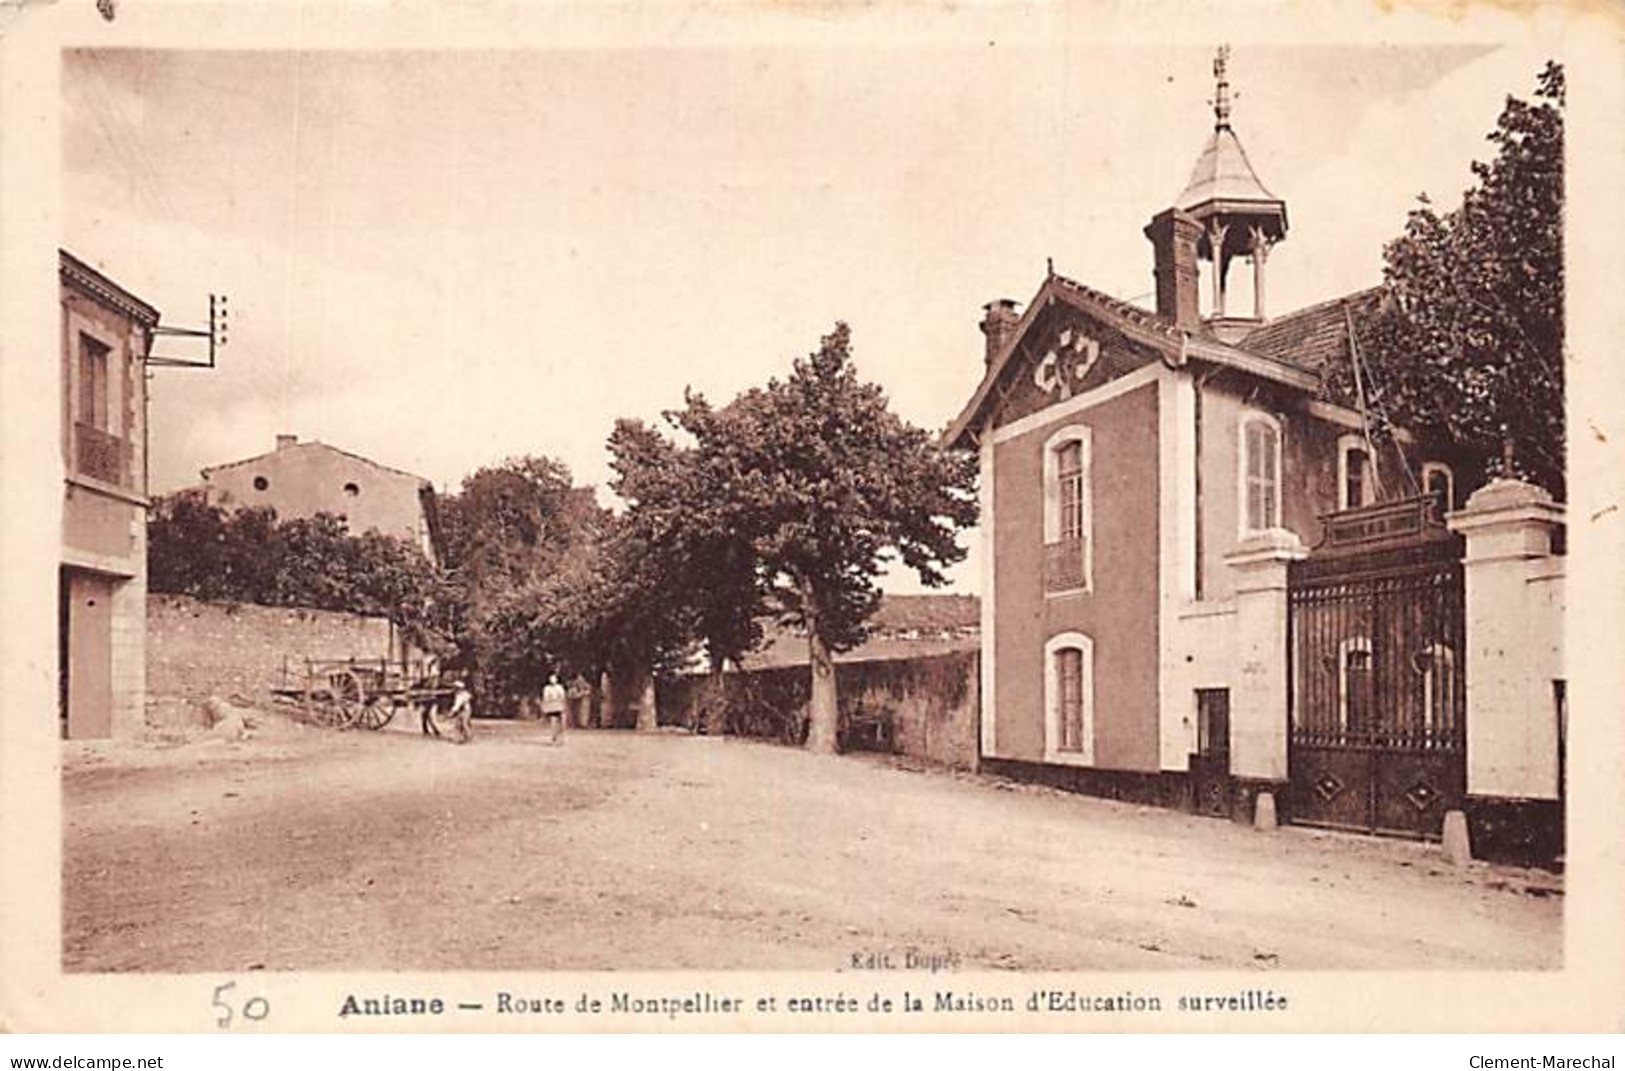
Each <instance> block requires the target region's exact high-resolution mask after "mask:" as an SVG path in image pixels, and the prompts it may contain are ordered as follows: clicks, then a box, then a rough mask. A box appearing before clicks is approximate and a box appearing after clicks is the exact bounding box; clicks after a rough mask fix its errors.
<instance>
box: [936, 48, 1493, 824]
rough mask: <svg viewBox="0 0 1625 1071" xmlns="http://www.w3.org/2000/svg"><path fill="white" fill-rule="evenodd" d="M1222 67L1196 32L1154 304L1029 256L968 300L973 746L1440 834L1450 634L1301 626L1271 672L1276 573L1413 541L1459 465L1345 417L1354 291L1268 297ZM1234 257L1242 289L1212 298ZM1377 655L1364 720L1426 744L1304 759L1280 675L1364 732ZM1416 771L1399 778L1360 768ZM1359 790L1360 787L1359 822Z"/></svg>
mask: <svg viewBox="0 0 1625 1071" xmlns="http://www.w3.org/2000/svg"><path fill="white" fill-rule="evenodd" d="M1229 64H1230V55H1229V50H1228V49H1221V50H1220V51H1219V53H1218V55H1217V58H1216V59H1215V61H1214V64H1213V73H1214V78H1215V90H1214V96H1213V99H1212V102H1211V104H1212V108H1213V120H1214V123H1213V132H1212V134H1211V135H1210V136H1209V137H1208V139H1207V143H1206V144H1205V145H1204V146H1203V147H1202V150H1201V153H1200V155H1199V156H1198V157H1197V159H1196V165H1195V167H1194V168H1193V169H1192V170H1191V173H1190V177H1189V180H1188V181H1187V182H1186V183H1185V186H1184V188H1183V190H1182V191H1181V192H1180V193H1179V195H1178V196H1177V197H1176V198H1175V199H1174V201H1173V203H1172V204H1170V205H1167V206H1166V207H1164V208H1162V209H1160V210H1157V211H1156V214H1155V215H1154V216H1153V217H1152V218H1151V221H1150V223H1149V224H1148V225H1147V226H1146V227H1145V228H1144V233H1145V235H1146V237H1147V238H1149V239H1150V243H1151V248H1152V258H1151V260H1152V271H1153V276H1154V278H1155V280H1156V300H1155V307H1154V308H1144V307H1141V306H1140V305H1137V304H1134V303H1132V302H1129V301H1124V300H1121V299H1119V298H1115V297H1112V296H1111V295H1109V294H1106V293H1103V292H1101V291H1100V290H1097V289H1094V288H1093V287H1090V286H1089V285H1087V284H1086V283H1083V282H1079V281H1076V280H1074V279H1071V278H1068V277H1066V276H1065V275H1062V274H1059V273H1058V272H1057V271H1056V270H1055V268H1054V266H1053V264H1052V265H1051V266H1050V267H1049V269H1048V270H1047V271H1046V272H1045V275H1044V277H1043V279H1042V281H1041V282H1040V284H1039V286H1038V290H1037V292H1036V293H1035V294H1034V295H1033V297H1032V299H1031V300H1030V301H1028V302H1027V303H1026V306H1025V308H1022V307H1021V305H1020V303H1018V302H1015V301H1011V300H1008V299H1001V300H996V301H992V302H989V303H988V304H987V305H985V306H984V307H983V316H982V320H981V324H980V327H981V333H982V335H983V336H984V337H983V339H982V340H980V341H981V345H980V346H978V347H977V348H978V350H979V351H980V352H979V356H980V358H981V360H982V362H983V367H984V372H983V376H982V380H981V382H980V384H979V385H978V386H977V388H976V391H975V393H974V394H973V395H972V396H971V398H970V399H969V400H968V401H967V403H966V404H965V406H964V408H963V410H962V411H961V412H960V414H959V416H958V417H957V418H956V419H955V420H954V422H953V423H952V424H951V425H950V426H949V428H948V430H947V432H946V433H945V442H946V443H947V444H949V445H950V446H954V447H959V448H962V449H973V450H976V451H977V452H978V453H979V454H980V458H981V480H980V486H981V496H982V498H981V512H982V523H981V535H982V541H983V545H982V557H983V567H984V573H983V576H982V600H981V611H982V622H981V642H982V657H981V674H982V678H981V691H980V697H981V739H980V754H981V758H982V763H983V765H984V767H986V768H987V769H989V770H991V771H993V772H996V773H1001V774H1004V775H1007V776H1012V777H1018V778H1027V779H1032V780H1039V781H1044V782H1047V783H1050V784H1055V785H1059V786H1062V787H1068V788H1072V789H1075V790H1077V791H1082V792H1087V793H1092V794H1099V795H1106V796H1110V797H1112V798H1117V799H1129V800H1136V801H1140V802H1150V803H1162V804H1165V805H1170V806H1179V807H1188V808H1192V809H1195V810H1198V811H1201V812H1203V813H1213V814H1229V815H1233V816H1237V817H1250V816H1251V815H1252V814H1253V811H1254V801H1256V800H1257V799H1259V798H1260V797H1261V796H1262V795H1265V794H1267V795H1268V796H1269V797H1270V799H1271V801H1272V803H1271V807H1272V808H1273V807H1275V806H1276V805H1277V804H1278V805H1279V808H1280V810H1279V811H1278V812H1275V811H1272V813H1279V814H1280V815H1281V816H1282V817H1284V818H1288V819H1293V820H1306V821H1318V822H1322V823H1325V822H1331V823H1333V824H1342V825H1345V826H1348V827H1352V828H1360V827H1361V823H1369V828H1372V829H1380V830H1385V831H1392V829H1393V828H1395V827H1396V826H1397V827H1398V828H1400V831H1402V832H1406V833H1408V834H1410V835H1421V836H1438V835H1439V833H1440V829H1441V825H1442V816H1443V814H1444V813H1445V812H1446V811H1449V810H1452V809H1455V808H1459V807H1461V806H1462V805H1463V803H1462V800H1463V793H1464V791H1465V787H1466V786H1467V782H1466V781H1465V775H1464V774H1463V773H1462V770H1463V767H1462V766H1461V764H1460V757H1461V756H1462V754H1464V749H1463V747H1461V746H1459V745H1460V741H1461V739H1462V737H1461V735H1460V732H1461V726H1462V721H1461V720H1460V719H1461V718H1462V717H1464V715H1463V713H1462V711H1463V709H1464V708H1463V707H1462V705H1461V698H1460V697H1461V695H1462V692H1461V690H1460V689H1461V679H1460V676H1459V673H1460V667H1461V666H1462V664H1463V661H1464V660H1463V659H1462V657H1461V655H1460V653H1459V652H1460V651H1461V650H1462V640H1461V637H1460V636H1459V635H1454V636H1450V637H1445V636H1442V635H1433V634H1432V633H1430V634H1429V635H1428V636H1426V637H1421V638H1420V639H1417V638H1416V637H1412V639H1416V642H1415V643H1411V644H1410V646H1409V647H1406V648H1404V650H1405V657H1404V658H1403V659H1402V658H1400V657H1399V655H1397V654H1394V653H1393V652H1394V651H1398V650H1400V649H1401V648H1402V647H1403V646H1404V645H1403V644H1401V643H1400V642H1399V641H1397V640H1396V639H1395V638H1394V637H1395V636H1398V635H1400V634H1401V633H1403V632H1404V631H1405V630H1406V629H1413V628H1420V627H1421V626H1419V625H1417V624H1416V622H1432V621H1437V620H1439V619H1440V618H1439V615H1438V614H1437V613H1434V612H1433V610H1431V609H1430V610H1428V612H1426V613H1423V612H1420V611H1419V612H1417V613H1414V614H1410V615H1409V616H1405V617H1403V619H1399V618H1396V619H1395V621H1393V622H1390V623H1389V624H1390V625H1391V626H1392V627H1391V628H1388V627H1386V626H1385V629H1386V631H1384V630H1380V629H1378V628H1376V627H1375V626H1369V627H1366V626H1361V627H1365V631H1364V632H1358V630H1357V628H1356V626H1355V625H1348V631H1347V634H1346V635H1344V634H1342V633H1337V632H1336V630H1331V631H1326V630H1323V632H1324V634H1321V633H1316V636H1317V637H1318V640H1317V642H1319V641H1324V643H1325V644H1328V645H1330V646H1328V648H1327V650H1326V651H1325V652H1323V653H1317V654H1315V656H1314V657H1313V658H1312V659H1310V658H1303V659H1300V660H1299V662H1298V663H1297V664H1296V668H1295V669H1294V668H1292V667H1293V665H1294V663H1293V662H1292V661H1291V659H1290V658H1289V656H1288V654H1287V628H1288V623H1289V619H1288V616H1287V608H1286V607H1287V604H1286V598H1287V595H1286V591H1287V582H1286V577H1287V568H1288V565H1289V563H1291V562H1294V561H1296V560H1298V559H1300V558H1304V557H1305V556H1306V555H1310V554H1311V553H1314V554H1321V553H1323V552H1326V551H1327V548H1331V551H1330V552H1331V553H1332V554H1333V556H1334V557H1335V556H1336V555H1337V554H1341V553H1344V551H1343V550H1341V549H1339V548H1338V543H1339V541H1340V540H1342V541H1345V542H1347V541H1349V540H1352V541H1353V546H1354V548H1355V550H1358V551H1359V552H1360V553H1364V552H1365V549H1366V547H1367V544H1370V543H1372V542H1373V541H1375V542H1379V543H1380V542H1381V540H1382V539H1385V538H1388V537H1390V536H1392V535H1393V534H1394V533H1396V532H1399V531H1400V530H1401V529H1404V530H1405V531H1410V529H1411V528H1414V529H1416V532H1417V533H1419V534H1418V536H1417V538H1419V539H1422V540H1423V541H1428V540H1431V541H1433V542H1434V543H1435V544H1437V542H1438V539H1437V538H1436V537H1443V538H1446V539H1447V538H1448V535H1447V534H1446V533H1444V530H1443V526H1442V523H1441V522H1440V520H1439V517H1440V515H1441V513H1442V511H1443V510H1444V509H1459V508H1461V507H1462V505H1463V504H1464V502H1465V500H1466V498H1467V495H1468V493H1469V492H1471V491H1473V490H1474V488H1473V487H1470V486H1458V485H1457V484H1458V476H1462V475H1464V470H1463V468H1461V467H1460V464H1459V461H1460V459H1455V458H1451V457H1449V456H1444V455H1442V454H1440V453H1437V452H1434V448H1433V447H1432V446H1430V445H1428V444H1426V443H1423V442H1421V441H1418V440H1416V439H1412V438H1411V437H1410V436H1408V435H1407V434H1406V433H1405V432H1404V431H1402V430H1401V431H1399V432H1397V433H1396V435H1395V437H1394V439H1392V440H1390V441H1387V442H1380V443H1378V444H1377V445H1374V442H1373V439H1372V437H1371V436H1370V435H1369V434H1368V428H1367V422H1366V420H1365V419H1364V417H1363V416H1362V412H1361V409H1360V399H1359V398H1358V397H1357V396H1356V395H1355V392H1354V389H1353V388H1352V387H1351V386H1350V384H1351V383H1353V382H1355V381H1356V380H1357V378H1358V377H1357V376H1354V377H1351V376H1350V375H1348V373H1349V371H1350V369H1351V368H1352V367H1354V362H1355V358H1356V355H1357V353H1358V350H1359V345H1360V338H1361V329H1362V325H1363V324H1366V323H1368V322H1369V321H1370V320H1371V319H1372V318H1373V317H1374V316H1375V315H1376V313H1377V311H1378V309H1379V307H1380V304H1381V302H1382V301H1383V300H1384V298H1383V294H1382V291H1381V290H1380V288H1373V289H1371V290H1366V291H1361V292H1358V293H1354V294H1348V295H1343V296H1337V297H1332V298H1331V299H1330V300H1327V301H1323V302H1320V303H1318V304H1315V305H1312V306H1309V307H1308V308H1304V309H1300V310H1298V311H1296V312H1291V313H1288V314H1286V315H1282V316H1277V317H1274V318H1270V317H1269V315H1268V312H1267V307H1266V304H1265V299H1266V294H1267V289H1266V285H1265V284H1266V280H1265V274H1266V270H1267V268H1268V263H1269V254H1270V251H1271V249H1273V247H1274V246H1275V244H1276V243H1278V242H1280V241H1282V240H1283V239H1284V238H1285V237H1286V233H1287V211H1286V202H1285V200H1284V199H1283V198H1281V197H1278V196H1277V195H1276V194H1275V193H1274V192H1273V191H1272V190H1271V189H1270V188H1269V187H1267V186H1265V185H1264V183H1263V181H1262V180H1261V179H1260V178H1259V172H1258V170H1257V169H1256V168H1255V167H1254V165H1253V161H1252V160H1250V159H1249V158H1248V155H1247V153H1246V151H1245V149H1243V147H1242V143H1241V139H1240V138H1239V137H1238V136H1237V134H1236V131H1235V129H1234V127H1233V126H1232V124H1231V112H1232V95H1231V87H1230V81H1229ZM1300 222H1302V221H1300ZM1310 225H1311V226H1312V221H1311V224H1310ZM1301 238H1302V235H1300V240H1301ZM1238 259H1245V260H1247V261H1248V262H1249V263H1250V266H1251V269H1252V286H1251V290H1252V294H1251V299H1252V300H1251V302H1250V307H1236V304H1237V303H1234V302H1232V301H1231V300H1230V298H1231V292H1232V284H1234V283H1235V280H1236V273H1235V272H1233V271H1232V269H1233V268H1234V267H1235V266H1236V265H1235V262H1236V261H1237V260H1238ZM1204 272H1206V273H1207V276H1208V285H1207V287H1206V291H1207V294H1206V297H1207V298H1208V300H1207V301H1206V302H1204V301H1203V297H1204V294H1203V289H1204V288H1203V286H1202V274H1203V273H1204ZM1234 289H1236V290H1239V289H1241V287H1239V286H1238V287H1234ZM1204 304H1206V305H1207V307H1206V308H1204V307H1203V305H1204ZM1241 304H1243V305H1246V304H1248V303H1246V302H1242V303H1241ZM1407 526H1410V527H1409V528H1407ZM1424 529H1425V531H1424ZM1362 541H1364V542H1362ZM1390 549H1392V548H1390ZM1348 553H1350V554H1352V553H1354V550H1349V551H1348ZM1429 553H1432V551H1430V552H1429ZM1351 614H1352V611H1351ZM1350 620H1351V621H1352V620H1354V618H1353V617H1351V618H1350ZM1338 627H1339V628H1342V627H1343V625H1339V626H1338ZM1429 627H1430V628H1431V627H1432V626H1431V625H1430V626H1429ZM1424 640H1425V642H1423V641H1424ZM1384 652H1387V653H1384ZM1294 672H1295V673H1298V674H1299V676H1298V678H1297V679H1296V680H1294V681H1291V682H1289V675H1290V674H1292V673H1294ZM1379 678H1380V679H1381V680H1382V681H1383V682H1384V683H1383V684H1382V685H1381V687H1383V688H1387V689H1388V691H1387V692H1384V693H1382V694H1384V695H1387V696H1389V697H1390V698H1392V697H1399V698H1398V699H1395V700H1394V703H1395V704H1397V705H1393V706H1392V707H1391V709H1390V708H1385V712H1384V713H1383V715H1382V716H1384V717H1389V718H1397V719H1398V720H1397V722H1395V724H1394V725H1391V726H1389V728H1388V729H1386V730H1384V732H1385V733H1386V734H1387V735H1384V736H1382V738H1381V739H1382V740H1383V741H1393V740H1399V739H1402V738H1403V739H1404V740H1407V741H1408V740H1411V739H1412V737H1415V739H1418V740H1422V739H1423V738H1424V737H1425V740H1424V743H1426V744H1427V747H1426V748H1424V749H1423V750H1422V751H1419V752H1416V753H1415V754H1412V753H1409V752H1406V753H1403V754H1402V753H1401V751H1402V749H1395V750H1394V751H1393V754H1392V755H1390V754H1388V753H1386V752H1385V753H1384V754H1383V756H1382V761H1381V762H1377V763H1374V764H1372V765H1370V766H1369V767H1362V768H1361V770H1359V771H1351V770H1342V771H1341V772H1336V773H1328V772H1327V771H1328V769H1329V767H1327V766H1326V765H1325V762H1330V761H1331V760H1329V759H1326V760H1325V762H1323V763H1322V764H1321V765H1315V763H1317V762H1321V760H1322V759H1324V758H1325V756H1324V755H1321V754H1320V753H1319V752H1316V751H1315V750H1314V749H1313V748H1311V747H1309V746H1308V745H1307V744H1305V743H1304V742H1303V741H1301V740H1298V739H1297V738H1296V737H1292V736H1289V728H1288V726H1289V719H1288V703H1289V702H1290V701H1291V699H1290V696H1292V695H1293V694H1297V695H1299V696H1300V697H1303V698H1302V699H1301V700H1300V702H1303V703H1307V702H1309V699H1310V697H1314V698H1315V699H1316V701H1318V702H1320V703H1321V707H1320V708H1317V710H1318V713H1315V714H1314V717H1317V718H1321V719H1323V721H1324V723H1325V724H1326V725H1331V726H1332V727H1333V728H1332V729H1331V730H1328V731H1330V732H1333V733H1334V734H1336V733H1342V734H1347V733H1356V734H1358V733H1364V732H1367V728H1368V727H1369V726H1368V722H1369V719H1371V718H1374V717H1376V716H1377V715H1376V714H1375V713H1374V712H1375V711H1376V709H1377V708H1376V706H1374V705H1373V704H1367V703H1365V700H1364V699H1362V698H1361V697H1362V696H1367V695H1372V696H1374V695H1376V694H1377V691H1375V690H1374V689H1376V688H1377V687H1378V685H1377V684H1376V683H1375V682H1377V681H1378V680H1379ZM1362 704H1364V705H1362ZM1306 709H1307V708H1306ZM1395 711H1397V712H1398V713H1394V712H1395ZM1362 719H1366V720H1362ZM1292 724H1293V725H1294V726H1298V727H1300V728H1301V726H1302V725H1310V724H1320V723H1315V722H1302V723H1292ZM1369 724H1375V723H1374V722H1370V723H1369ZM1351 725H1352V726H1355V728H1354V729H1350V728H1349V726H1351ZM1418 726H1421V727H1422V728H1418ZM1390 730H1391V731H1390ZM1373 731H1374V730H1373ZM1292 732H1297V728H1294V729H1293V730H1292ZM1407 733H1410V734H1411V736H1406V734H1407ZM1429 734H1432V735H1429ZM1451 734H1454V735H1451ZM1339 739H1342V737H1341V736H1339ZM1441 741H1442V742H1443V743H1440V742H1441ZM1435 744H1439V745H1440V746H1438V747H1434V746H1433V745H1435ZM1445 745H1448V746H1445ZM1384 746H1387V745H1386V744H1385V745H1384ZM1396 748H1397V746H1396ZM1429 749H1431V750H1429ZM1435 753H1436V754H1437V756H1442V757H1440V758H1438V759H1437V761H1436V760H1435V758H1434V757H1430V756H1435ZM1418 755H1421V756H1422V758H1418V757H1417V756H1418ZM1390 759H1392V760H1393V762H1394V763H1395V764H1396V765H1395V766H1393V767H1392V768H1390V767H1389V766H1388V765H1385V764H1386V763H1387V762H1388V761H1389V760H1390ZM1412 760H1415V761H1414V762H1413V761H1412ZM1424 760H1425V761H1424ZM1446 760H1448V762H1447V761H1446ZM1407 762H1410V763H1411V765H1410V766H1406V765H1405V763H1407ZM1450 763H1455V765H1450ZM1429 764H1432V765H1429ZM1424 767H1425V768H1426V770H1427V771H1428V772H1427V773H1426V776H1425V777H1424V776H1423V775H1422V774H1417V775H1416V777H1417V778H1418V780H1417V784H1422V785H1424V788H1422V789H1419V788H1417V787H1416V785H1415V784H1411V783H1410V781H1409V780H1407V781H1406V783H1405V784H1404V785H1398V787H1397V788H1395V785H1396V784H1397V781H1395V782H1394V784H1390V783H1389V782H1388V781H1383V780H1382V778H1383V777H1389V775H1390V774H1391V773H1392V769H1404V770H1407V771H1415V770H1421V769H1424ZM1407 776H1409V774H1407ZM1394 777H1398V775H1397V774H1394V775H1393V777H1391V778H1390V780H1393V778H1394ZM1362 779H1363V780H1362ZM1373 779H1375V780H1373ZM1334 781H1335V782H1336V784H1333V782H1334ZM1395 793H1398V795H1397V796H1396V795H1395ZM1407 793H1408V795H1407ZM1362 800H1367V801H1368V800H1379V801H1386V802H1384V803H1383V805H1382V806H1381V807H1379V808H1378V809H1377V812H1373V813H1374V814H1375V816H1374V817H1373V816H1372V814H1368V813H1367V812H1366V811H1361V810H1358V807H1357V805H1358V804H1359V801H1362ZM1395 800H1397V801H1398V802H1395ZM1350 801H1353V802H1350ZM1390 804H1392V806H1390ZM1338 808H1351V809H1350V810H1349V811H1348V813H1347V814H1344V813H1343V811H1340V810H1338ZM1328 815H1329V816H1330V817H1328ZM1396 816H1397V817H1396Z"/></svg>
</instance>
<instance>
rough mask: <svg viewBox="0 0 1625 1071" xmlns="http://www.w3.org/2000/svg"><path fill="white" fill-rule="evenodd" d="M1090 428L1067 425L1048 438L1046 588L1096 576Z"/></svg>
mask: <svg viewBox="0 0 1625 1071" xmlns="http://www.w3.org/2000/svg"><path fill="white" fill-rule="evenodd" d="M1090 438H1091V437H1090V431H1089V428H1088V427H1087V426H1086V425H1082V424H1073V425H1070V426H1068V427H1065V428H1062V429H1061V430H1060V431H1058V432H1056V433H1055V434H1054V435H1051V436H1050V437H1049V440H1048V441H1047V442H1045V443H1044V591H1045V592H1046V593H1049V594H1061V593H1076V592H1081V591H1088V590H1089V589H1090V588H1091V586H1092V584H1093V579H1094V547H1093V546H1092V543H1093V536H1094V517H1093V514H1094V503H1093V498H1094V496H1093V494H1092V492H1091V487H1090V457H1089V455H1090V450H1089V447H1090Z"/></svg>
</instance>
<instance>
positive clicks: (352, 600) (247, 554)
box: [147, 491, 453, 652]
mask: <svg viewBox="0 0 1625 1071" xmlns="http://www.w3.org/2000/svg"><path fill="white" fill-rule="evenodd" d="M147 539H148V542H147V562H148V571H147V583H148V586H149V587H150V588H151V590H153V591H157V592H168V593H171V594H178V595H191V596H193V597H195V598H201V599H223V600H230V601H234V602H252V603H259V604H261V605H265V606H301V607H306V608H310V609H317V610H338V611H344V612H348V613H359V614H370V615H373V616H378V617H387V618H389V619H390V620H391V621H393V622H394V623H395V624H396V625H397V626H398V627H400V628H401V629H402V631H403V632H404V633H405V635H406V638H407V639H408V641H410V642H411V643H413V644H414V645H416V646H418V647H420V648H423V649H426V650H431V651H438V652H444V651H446V650H447V649H448V647H447V642H448V640H449V637H450V636H451V635H452V634H453V633H452V630H451V623H450V622H448V621H446V620H444V619H442V618H441V617H439V616H437V607H441V606H443V605H444V604H445V603H446V601H447V598H448V593H447V591H446V589H445V580H444V577H443V576H442V575H441V573H440V571H439V570H438V569H436V568H435V567H434V565H433V564H432V563H431V562H430V561H429V560H428V558H427V557H425V556H424V554H423V552H422V550H420V549H419V548H418V547H417V545H416V544H413V543H411V542H409V541H407V540H404V539H397V538H394V537H392V536H386V535H382V534H380V533H378V532H376V531H374V532H367V533H365V534H363V535H359V536H357V535H352V534H351V533H350V531H349V528H348V526H347V525H346V524H345V522H344V520H343V519H342V518H340V517H336V516H333V515H331V514H325V513H321V514H317V515H316V516H314V517H300V518H290V519H288V520H279V519H278V518H277V515H276V511H275V510H271V509H264V508H260V509H243V510H235V511H226V510H222V509H220V508H218V507H216V506H212V505H210V504H209V503H208V502H207V501H206V500H205V499H204V497H203V496H202V495H201V494H199V493H197V492H195V491H192V492H181V493H178V494H174V495H167V496H163V497H160V498H158V499H157V500H155V501H154V503H153V507H152V511H151V513H150V514H149V516H148V521H147Z"/></svg>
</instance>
